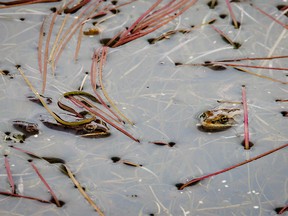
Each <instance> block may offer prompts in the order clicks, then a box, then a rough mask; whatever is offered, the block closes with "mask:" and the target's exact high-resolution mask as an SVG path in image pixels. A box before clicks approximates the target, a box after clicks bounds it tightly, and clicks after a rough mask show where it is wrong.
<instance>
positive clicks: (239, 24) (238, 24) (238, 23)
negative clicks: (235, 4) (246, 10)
mask: <svg viewBox="0 0 288 216" xmlns="http://www.w3.org/2000/svg"><path fill="white" fill-rule="evenodd" d="M236 22H237V26H238V28H237V29H239V28H240V26H241V23H240V22H238V21H236ZM231 25H233V26H234V28H235V29H236V26H235V25H234V22H233V20H232V21H231Z"/></svg>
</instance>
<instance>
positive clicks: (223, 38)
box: [220, 35, 241, 49]
mask: <svg viewBox="0 0 288 216" xmlns="http://www.w3.org/2000/svg"><path fill="white" fill-rule="evenodd" d="M220 36H221V38H222V40H223V41H224V42H226V43H227V44H229V45H231V46H233V48H234V49H239V48H240V47H241V44H240V43H238V42H234V41H232V42H231V41H229V40H228V39H227V38H226V37H224V36H223V35H220Z"/></svg>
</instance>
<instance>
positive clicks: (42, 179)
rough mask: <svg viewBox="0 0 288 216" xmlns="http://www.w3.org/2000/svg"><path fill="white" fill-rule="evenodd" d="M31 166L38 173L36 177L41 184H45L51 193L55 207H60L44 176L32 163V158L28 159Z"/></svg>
mask: <svg viewBox="0 0 288 216" xmlns="http://www.w3.org/2000/svg"><path fill="white" fill-rule="evenodd" d="M29 162H30V164H31V166H32V168H33V169H34V170H35V172H36V174H37V175H38V177H39V178H40V179H41V181H42V182H43V184H44V185H45V187H46V188H47V189H48V191H49V192H50V194H51V195H52V197H53V199H54V201H55V203H56V205H57V207H61V204H60V202H59V200H58V199H57V196H56V194H55V193H54V192H53V190H52V188H51V187H50V186H49V184H48V183H47V182H46V180H45V179H44V177H43V176H42V175H41V173H40V172H39V170H38V169H37V167H36V166H35V165H34V163H33V162H32V160H29Z"/></svg>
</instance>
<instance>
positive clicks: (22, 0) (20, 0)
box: [0, 0, 61, 6]
mask: <svg viewBox="0 0 288 216" xmlns="http://www.w3.org/2000/svg"><path fill="white" fill-rule="evenodd" d="M59 1H61V0H16V1H10V2H0V4H2V5H5V6H21V5H25V4H36V3H50V2H59Z"/></svg>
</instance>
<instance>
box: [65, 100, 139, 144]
mask: <svg viewBox="0 0 288 216" xmlns="http://www.w3.org/2000/svg"><path fill="white" fill-rule="evenodd" d="M71 100H74V101H75V102H76V103H78V104H80V105H81V106H83V107H84V108H85V109H86V110H88V111H89V112H90V113H93V114H94V115H96V116H99V117H100V118H101V119H103V121H105V122H107V123H108V124H110V125H111V126H112V127H114V128H115V129H117V130H118V131H120V132H121V133H123V134H124V135H126V136H128V137H129V138H131V139H132V140H134V141H135V142H138V143H139V142H140V141H139V139H136V138H135V137H133V136H132V135H131V134H130V133H128V132H127V131H125V130H124V129H122V128H120V127H119V126H118V125H116V124H114V123H113V122H111V121H110V120H109V119H107V118H106V117H105V116H103V115H101V114H100V113H98V112H96V111H95V110H93V109H91V108H90V107H88V106H86V104H84V103H82V102H81V101H79V100H77V99H75V98H73V97H71Z"/></svg>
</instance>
